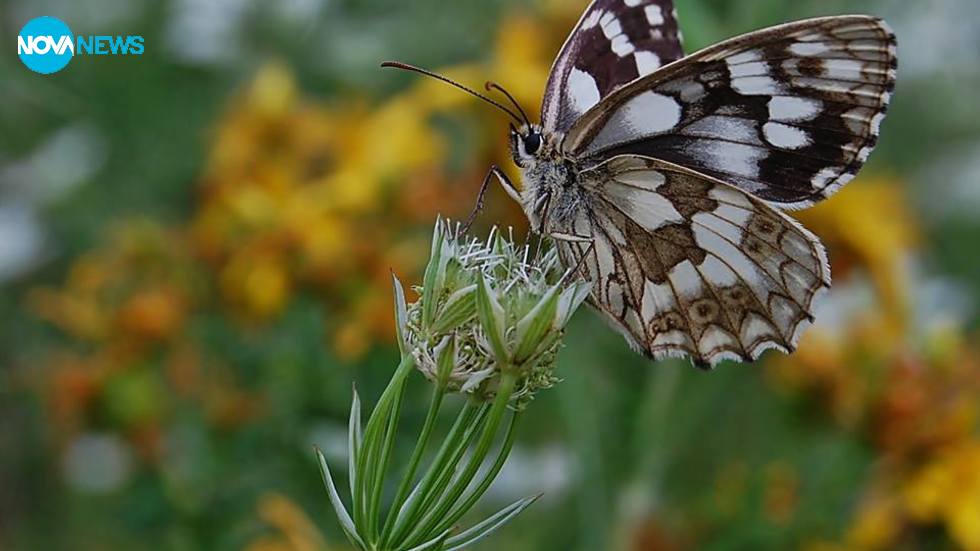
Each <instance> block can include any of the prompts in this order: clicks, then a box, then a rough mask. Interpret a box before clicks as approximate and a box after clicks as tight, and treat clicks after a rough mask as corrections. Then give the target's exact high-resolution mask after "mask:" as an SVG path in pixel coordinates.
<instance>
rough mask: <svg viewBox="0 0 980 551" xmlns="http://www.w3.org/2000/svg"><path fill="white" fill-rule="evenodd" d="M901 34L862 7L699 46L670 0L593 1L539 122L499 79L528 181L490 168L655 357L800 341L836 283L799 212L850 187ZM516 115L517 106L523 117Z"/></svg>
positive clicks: (593, 299)
mask: <svg viewBox="0 0 980 551" xmlns="http://www.w3.org/2000/svg"><path fill="white" fill-rule="evenodd" d="M896 48H897V44H896V38H895V34H894V33H893V32H892V31H891V29H890V28H889V27H888V25H887V24H886V23H885V22H884V21H882V20H880V19H877V18H874V17H869V16H861V15H849V16H836V17H821V18H815V19H807V20H802V21H796V22H792V23H787V24H783V25H778V26H775V27H770V28H767V29H763V30H759V31H755V32H751V33H748V34H744V35H741V36H738V37H735V38H731V39H729V40H725V41H723V42H720V43H717V44H715V45H713V46H710V47H707V48H705V49H703V50H700V51H698V52H695V53H693V54H691V55H688V56H684V53H683V50H682V48H681V33H680V31H679V29H678V25H677V15H676V12H675V11H674V8H673V5H672V2H671V1H670V0H594V1H593V2H592V3H591V4H589V6H588V7H587V8H586V10H585V12H584V13H583V15H582V17H581V19H580V20H579V21H578V23H577V25H576V26H575V28H574V30H573V31H572V33H571V35H570V36H569V37H568V39H567V41H566V42H565V44H564V45H563V46H562V48H561V50H560V51H559V53H558V56H557V58H556V59H555V62H554V64H553V66H552V68H551V72H550V76H549V78H548V81H547V85H546V87H545V92H544V100H543V103H542V107H541V122H540V124H536V123H532V122H531V121H530V119H529V118H528V117H527V115H526V113H525V112H524V110H523V109H521V107H520V105H519V104H518V103H517V102H516V101H515V100H514V99H513V97H511V96H510V94H507V92H506V90H504V89H503V88H502V87H500V86H499V85H497V84H495V83H492V82H488V83H487V90H488V91H489V90H491V89H496V90H498V91H499V92H502V93H504V94H505V95H506V96H507V97H508V98H509V99H510V101H511V103H512V104H513V106H514V107H516V110H517V113H515V112H514V110H512V109H509V108H508V107H506V106H504V105H503V104H501V103H499V102H496V101H495V100H493V99H491V98H489V97H487V96H485V95H481V94H479V93H477V92H475V91H473V90H471V89H469V88H466V87H464V86H462V85H460V84H458V83H455V82H453V81H450V80H449V79H446V78H445V77H442V76H440V75H437V74H435V73H432V72H429V71H426V70H424V69H420V68H418V67H413V66H410V65H406V64H401V63H396V62H386V63H385V64H383V65H386V66H395V67H400V68H403V69H411V70H415V71H419V72H423V73H425V74H427V75H429V76H433V77H435V78H439V79H441V80H444V81H446V82H449V83H450V84H453V85H454V86H457V87H459V88H462V89H464V90H466V91H468V92H470V93H471V94H474V95H477V96H479V97H481V98H482V99H484V100H485V101H488V102H490V103H493V104H494V105H496V106H497V107H499V108H501V109H503V110H504V111H506V112H507V113H508V114H509V115H510V116H511V117H512V118H513V119H514V121H515V122H516V124H514V123H512V124H511V126H510V149H511V153H512V156H513V160H514V162H515V163H516V165H517V166H518V167H519V170H520V175H521V181H520V182H517V183H515V182H511V181H510V180H509V179H508V178H507V177H506V176H505V175H504V173H503V172H502V171H500V170H499V169H497V168H496V167H494V168H493V169H492V170H491V172H490V174H488V176H487V180H486V181H485V182H484V188H483V190H481V200H480V201H481V202H482V194H483V191H485V189H486V185H487V183H488V182H489V181H490V177H491V175H493V176H495V177H496V178H497V179H498V180H500V182H501V183H502V184H503V186H504V189H505V190H506V191H507V192H508V193H509V194H510V195H511V196H512V197H513V198H514V199H515V200H517V201H518V202H519V203H520V205H521V207H522V208H523V210H524V212H525V214H526V215H527V218H528V220H529V222H530V224H531V228H532V229H533V230H534V231H535V232H537V233H539V234H541V235H545V236H549V237H551V238H552V240H553V241H554V243H555V246H556V247H557V249H558V253H559V255H560V258H561V260H562V262H563V264H564V265H565V266H566V267H568V268H570V269H573V270H576V271H577V273H578V275H579V276H580V277H582V278H585V279H588V280H591V281H592V282H593V289H592V292H591V295H590V296H589V302H590V304H591V305H592V306H593V307H594V308H595V309H596V310H598V311H599V312H600V313H601V314H602V315H603V316H604V317H605V318H607V319H608V320H609V321H610V322H611V324H612V325H613V326H614V327H615V328H617V329H619V330H620V331H621V332H622V333H623V335H624V336H625V337H626V340H627V341H628V342H629V343H630V345H631V346H632V348H634V349H635V350H637V351H639V352H641V353H643V354H645V355H646V356H648V357H650V358H652V359H662V358H665V357H676V356H681V357H690V358H691V359H692V361H693V362H694V364H695V365H697V366H699V367H703V368H708V367H711V366H714V365H715V364H717V363H718V362H720V361H722V360H724V359H734V360H741V361H752V360H755V359H757V358H758V357H759V356H760V355H761V354H762V352H763V351H765V350H767V349H770V348H774V349H777V350H780V351H782V352H785V353H790V352H792V351H793V350H794V349H795V347H796V344H797V342H798V340H799V338H800V335H801V333H802V332H803V330H804V329H805V328H806V327H807V326H808V325H809V324H810V323H812V322H813V320H814V315H813V311H814V304H815V302H816V301H817V298H818V296H819V295H821V294H822V293H824V292H825V291H826V290H827V289H829V287H830V268H829V265H828V262H827V254H826V252H825V250H824V247H823V245H822V244H821V243H820V240H819V239H818V238H817V237H816V236H814V235H813V234H812V233H810V232H809V231H808V230H806V229H805V228H803V227H802V226H801V225H800V224H799V223H798V222H796V221H794V220H793V219H792V218H790V217H789V216H787V214H786V213H785V212H784V211H785V210H787V209H799V208H804V207H807V206H810V205H812V204H814V203H816V202H818V201H820V200H822V199H825V198H827V197H829V196H830V195H832V194H833V193H834V192H835V191H837V190H838V189H840V188H841V186H843V185H844V184H846V183H847V182H848V181H850V180H851V179H852V178H853V177H854V175H855V174H856V173H857V171H858V170H859V169H860V168H861V166H862V165H863V164H864V162H865V161H866V160H867V159H868V156H869V155H870V153H871V151H872V149H873V148H874V146H875V143H876V141H877V138H878V134H879V129H880V126H881V122H882V119H883V118H884V116H885V113H886V111H887V110H888V103H889V100H890V99H891V95H892V92H893V90H894V87H895V75H896V69H897V58H896ZM518 113H519V114H518Z"/></svg>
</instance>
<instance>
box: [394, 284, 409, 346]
mask: <svg viewBox="0 0 980 551" xmlns="http://www.w3.org/2000/svg"><path fill="white" fill-rule="evenodd" d="M391 284H392V287H394V290H395V335H396V338H397V339H398V350H399V351H400V352H401V353H402V356H404V355H405V354H406V351H407V350H408V342H407V341H406V338H407V336H406V334H405V333H406V331H407V329H408V305H407V304H405V289H404V288H402V282H401V281H398V278H397V277H395V274H391Z"/></svg>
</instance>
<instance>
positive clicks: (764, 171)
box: [546, 16, 896, 207]
mask: <svg viewBox="0 0 980 551" xmlns="http://www.w3.org/2000/svg"><path fill="white" fill-rule="evenodd" d="M895 50H896V46H895V36H894V34H893V33H892V32H891V31H890V30H889V28H888V27H887V25H886V24H885V23H884V22H882V21H881V20H879V19H876V18H872V17H865V16H842V17H829V18H819V19H810V20H805V21H799V22H796V23H790V24H786V25H781V26H778V27H772V28H770V29H765V30H762V31H757V32H754V33H749V34H747V35H743V36H740V37H736V38H733V39H731V40H727V41H725V42H722V43H719V44H718V45H715V46H712V47H710V48H707V49H705V50H702V51H700V52H697V53H695V54H692V55H691V56H689V57H687V58H684V59H682V60H680V61H678V62H676V63H673V64H671V65H669V66H667V67H664V68H663V69H661V70H659V71H655V72H654V73H652V74H650V75H648V76H646V77H644V78H641V79H638V80H636V81H634V82H633V83H631V84H629V85H628V86H625V87H622V88H619V89H618V90H616V91H615V92H613V93H610V94H609V95H608V96H606V97H604V99H603V100H602V102H601V103H599V104H597V105H595V106H594V107H593V108H592V109H591V110H589V111H588V112H587V113H585V114H584V115H583V116H581V117H580V118H579V119H578V120H577V121H576V122H575V124H574V125H573V127H572V128H571V130H570V131H569V133H568V136H567V138H566V140H565V142H564V148H565V150H566V152H567V154H568V155H569V156H571V157H575V158H590V157H598V158H600V159H601V158H608V157H612V156H615V155H621V154H640V155H646V156H651V157H656V158H659V159H663V160H666V161H670V162H673V163H676V164H679V165H682V166H685V167H688V168H691V169H695V170H697V171H699V172H702V173H704V174H706V175H710V176H714V177H717V178H719V179H722V180H724V181H726V182H729V183H731V184H734V185H735V186H737V187H739V188H741V189H742V190H745V191H748V192H751V193H752V194H754V195H756V196H758V197H760V198H762V199H765V200H768V201H771V202H774V203H779V204H782V205H784V206H788V207H803V206H807V205H809V204H812V203H813V202H815V201H818V200H820V199H822V198H824V197H826V196H828V195H830V194H831V193H833V192H834V191H836V189H838V188H839V187H840V186H842V185H844V184H845V183H846V182H847V181H849V180H850V179H851V178H852V177H853V176H854V174H855V173H856V172H857V171H858V169H859V168H860V167H861V166H862V165H863V163H864V162H865V161H866V160H867V158H868V155H869V154H870V153H871V150H872V148H873V147H874V145H875V142H876V141H877V137H878V131H879V126H880V124H881V121H882V119H883V118H884V114H885V111H886V110H887V107H888V102H889V99H890V97H891V92H892V90H893V88H894V84H895V68H896V57H895V56H896V51H895ZM552 78H553V79H554V78H555V75H552ZM570 93H571V92H570ZM546 105H547V101H546Z"/></svg>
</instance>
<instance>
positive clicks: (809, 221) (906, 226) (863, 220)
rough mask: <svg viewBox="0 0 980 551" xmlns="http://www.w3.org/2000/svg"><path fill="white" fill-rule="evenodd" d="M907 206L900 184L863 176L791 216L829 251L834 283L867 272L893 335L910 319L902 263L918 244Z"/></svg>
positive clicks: (917, 231) (917, 235)
mask: <svg viewBox="0 0 980 551" xmlns="http://www.w3.org/2000/svg"><path fill="white" fill-rule="evenodd" d="M907 205H908V200H907V198H906V197H905V193H904V192H903V187H902V186H901V185H900V184H899V182H897V181H895V180H894V179H892V178H888V177H882V176H879V177H875V176H862V177H860V178H858V179H856V180H855V181H853V182H851V183H850V184H848V185H846V186H844V188H843V189H841V190H840V192H838V193H837V194H836V195H835V196H834V197H831V198H830V199H828V200H826V201H822V202H820V203H818V204H817V205H815V206H813V207H811V208H809V209H805V210H802V211H799V212H794V213H793V214H794V216H796V217H797V218H799V219H800V220H801V221H802V222H803V224H804V225H805V226H806V227H808V228H810V229H811V230H812V231H813V232H814V233H816V234H817V235H818V236H820V239H821V240H822V241H823V243H824V244H825V245H826V246H827V250H828V252H829V254H830V258H831V262H832V263H833V272H834V278H835V280H841V279H843V278H846V277H847V276H848V275H849V273H850V272H851V270H852V269H855V268H857V269H863V270H865V271H867V272H868V274H869V275H870V277H871V279H872V281H873V282H874V284H875V286H876V289H877V292H878V293H879V295H880V297H881V299H882V306H883V307H884V308H885V313H886V319H887V320H888V321H889V322H892V323H894V324H895V326H894V327H890V328H889V329H891V330H894V331H895V333H900V332H901V331H903V330H904V329H905V325H904V322H905V321H906V320H907V319H908V305H907V303H908V284H909V282H908V281H906V280H905V274H906V270H905V266H904V264H905V262H907V261H908V260H909V256H910V253H911V252H912V250H913V249H914V247H915V246H916V244H917V243H918V240H919V230H918V224H917V223H916V218H915V216H914V215H913V214H912V212H911V210H910V209H909V208H908V206H907Z"/></svg>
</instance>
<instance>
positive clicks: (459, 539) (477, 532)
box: [446, 494, 541, 551]
mask: <svg viewBox="0 0 980 551" xmlns="http://www.w3.org/2000/svg"><path fill="white" fill-rule="evenodd" d="M539 497H541V494H538V495H536V496H531V497H526V498H524V499H521V500H519V501H516V502H514V503H511V504H510V505H508V506H507V507H504V508H503V509H501V510H500V511H497V512H496V513H495V514H494V515H493V516H491V517H489V518H487V519H486V520H484V521H483V522H481V523H479V524H476V525H474V526H473V527H471V528H470V529H468V530H466V531H465V532H462V533H460V534H457V535H455V536H453V537H451V538H449V539H447V540H446V546H447V548H446V551H458V550H459V549H463V548H464V547H466V546H468V545H472V544H474V543H476V542H477V541H479V540H481V539H483V538H484V537H486V536H487V535H489V534H490V533H491V532H493V531H494V530H496V529H497V528H500V527H501V526H503V525H504V524H506V523H507V522H508V521H509V520H510V519H512V518H514V517H516V516H517V515H519V514H521V512H522V511H524V509H527V508H528V507H530V506H531V504H532V503H534V502H535V501H537V500H538V498H539Z"/></svg>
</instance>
